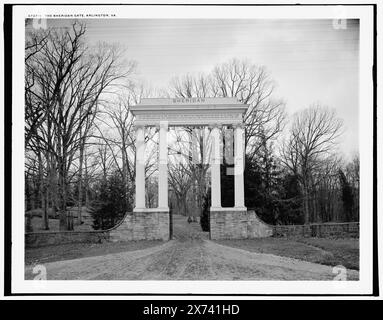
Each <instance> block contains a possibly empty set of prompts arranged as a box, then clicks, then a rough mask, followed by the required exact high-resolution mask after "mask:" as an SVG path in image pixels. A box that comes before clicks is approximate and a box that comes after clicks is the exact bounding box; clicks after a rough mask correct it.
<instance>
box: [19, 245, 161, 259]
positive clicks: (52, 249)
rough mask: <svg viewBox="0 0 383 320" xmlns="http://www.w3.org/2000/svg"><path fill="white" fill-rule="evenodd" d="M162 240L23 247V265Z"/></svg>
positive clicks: (138, 247) (116, 249)
mask: <svg viewBox="0 0 383 320" xmlns="http://www.w3.org/2000/svg"><path fill="white" fill-rule="evenodd" d="M160 244H163V241H126V242H104V243H70V244H61V245H54V246H45V247H39V248H26V249H25V265H31V264H39V263H47V262H53V261H61V260H70V259H78V258H84V257H93V256H102V255H106V254H110V253H118V252H125V251H133V250H140V249H146V248H150V247H154V246H157V245H160Z"/></svg>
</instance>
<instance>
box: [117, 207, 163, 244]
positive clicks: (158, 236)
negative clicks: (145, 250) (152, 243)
mask: <svg viewBox="0 0 383 320" xmlns="http://www.w3.org/2000/svg"><path fill="white" fill-rule="evenodd" d="M110 240H112V241H127V240H163V241H167V240H169V210H166V209H164V210H160V209H158V208H153V209H149V208H146V209H142V210H138V209H136V210H135V211H134V212H133V213H131V214H128V215H127V216H126V217H125V219H124V221H123V222H122V223H121V224H120V225H119V226H118V227H116V228H115V229H113V230H111V231H110Z"/></svg>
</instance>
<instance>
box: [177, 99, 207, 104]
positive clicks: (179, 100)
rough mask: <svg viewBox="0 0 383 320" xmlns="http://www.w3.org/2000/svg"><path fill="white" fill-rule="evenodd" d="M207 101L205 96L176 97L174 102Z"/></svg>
mask: <svg viewBox="0 0 383 320" xmlns="http://www.w3.org/2000/svg"><path fill="white" fill-rule="evenodd" d="M201 102H205V99H204V98H176V99H173V103H201Z"/></svg>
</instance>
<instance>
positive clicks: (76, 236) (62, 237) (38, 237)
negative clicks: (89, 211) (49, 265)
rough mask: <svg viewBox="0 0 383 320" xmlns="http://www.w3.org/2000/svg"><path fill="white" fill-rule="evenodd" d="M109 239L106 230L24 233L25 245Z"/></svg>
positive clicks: (36, 245) (41, 245)
mask: <svg viewBox="0 0 383 320" xmlns="http://www.w3.org/2000/svg"><path fill="white" fill-rule="evenodd" d="M108 239H109V232H108V231H97V230H94V231H45V232H29V233H26V234H25V247H26V248H33V247H43V246H49V245H58V244H68V243H81V242H92V243H99V242H102V241H104V240H108Z"/></svg>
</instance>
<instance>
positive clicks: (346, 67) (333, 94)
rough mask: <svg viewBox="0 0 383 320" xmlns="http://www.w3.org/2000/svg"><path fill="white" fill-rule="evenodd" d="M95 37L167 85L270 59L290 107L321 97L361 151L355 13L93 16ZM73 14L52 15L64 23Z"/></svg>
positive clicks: (349, 146)
mask: <svg viewBox="0 0 383 320" xmlns="http://www.w3.org/2000/svg"><path fill="white" fill-rule="evenodd" d="M85 22H86V24H87V41H89V42H90V43H96V42H98V41H104V42H110V43H117V44H119V45H120V46H122V47H123V48H125V49H126V58H127V59H131V60H135V61H136V62H137V74H138V77H140V79H141V80H142V81H143V82H144V83H145V84H146V85H147V86H150V87H152V88H158V89H161V88H166V86H167V85H168V84H169V83H170V81H171V79H172V78H173V77H175V76H180V75H184V74H187V73H189V74H194V73H195V74H197V73H201V72H205V73H208V72H209V71H211V70H212V69H213V68H214V66H215V65H217V64H220V63H223V62H226V61H228V60H229V59H231V58H234V57H235V58H244V59H248V60H249V61H250V62H252V63H254V64H256V65H262V66H265V67H266V69H267V71H268V72H269V74H270V76H271V78H272V79H273V80H274V81H275V83H276V88H275V91H274V97H275V98H277V99H280V98H282V99H283V100H284V101H285V102H286V111H287V112H288V114H290V115H291V114H294V113H295V112H298V111H299V110H302V109H304V108H306V107H309V106H310V105H311V104H313V103H320V104H322V105H325V106H328V107H330V108H335V109H336V112H337V115H338V116H339V117H340V118H342V119H343V121H344V135H343V137H342V140H341V141H340V150H341V151H342V152H343V153H344V155H345V156H346V157H350V156H352V154H353V153H355V152H357V151H358V135H359V133H358V112H359V95H358V92H359V22H358V20H347V23H346V26H345V28H334V26H333V21H332V20H304V19H300V20H287V19H284V20H282V19H279V20H270V19H269V20H255V19H254V20H247V19H205V20H202V19H86V20H85ZM67 23H70V21H69V20H64V19H62V20H54V21H53V20H52V21H51V22H48V27H49V26H53V25H54V26H57V27H58V26H61V25H65V24H67Z"/></svg>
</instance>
